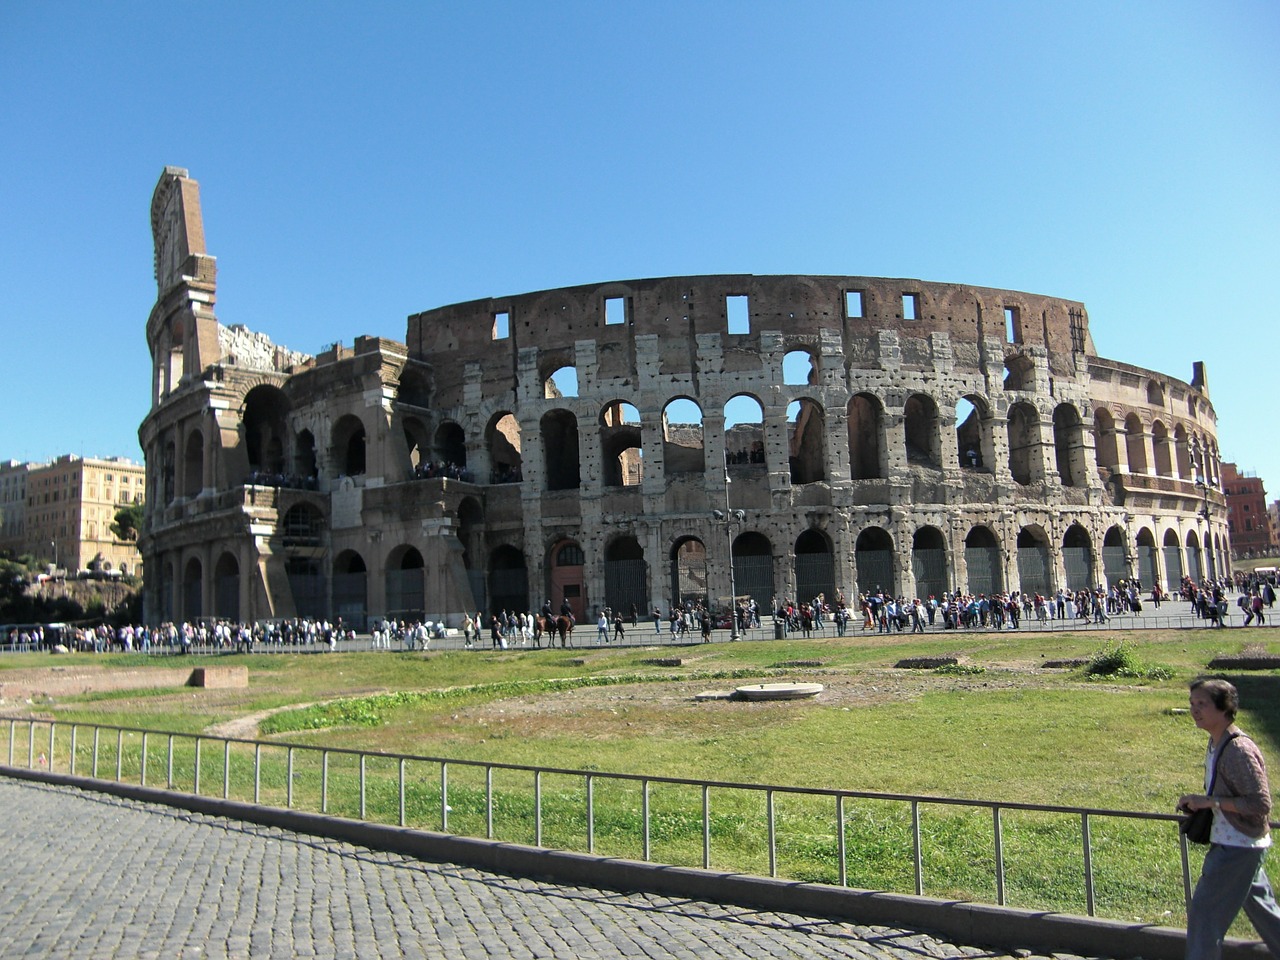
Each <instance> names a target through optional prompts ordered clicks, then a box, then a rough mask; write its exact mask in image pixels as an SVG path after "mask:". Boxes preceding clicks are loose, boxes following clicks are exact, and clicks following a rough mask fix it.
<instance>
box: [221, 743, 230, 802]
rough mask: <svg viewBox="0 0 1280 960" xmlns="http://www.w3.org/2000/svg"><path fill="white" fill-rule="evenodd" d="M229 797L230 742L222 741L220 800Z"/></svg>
mask: <svg viewBox="0 0 1280 960" xmlns="http://www.w3.org/2000/svg"><path fill="white" fill-rule="evenodd" d="M230 797H231V741H230V740H223V741H222V799H223V800H228V799H230Z"/></svg>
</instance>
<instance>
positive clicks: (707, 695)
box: [693, 690, 733, 700]
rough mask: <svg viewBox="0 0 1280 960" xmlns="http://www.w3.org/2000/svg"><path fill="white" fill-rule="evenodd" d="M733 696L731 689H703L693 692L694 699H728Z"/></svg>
mask: <svg viewBox="0 0 1280 960" xmlns="http://www.w3.org/2000/svg"><path fill="white" fill-rule="evenodd" d="M732 696H733V691H732V690H703V691H702V692H701V693H697V694H694V697H693V699H695V700H728V699H729V698H730V697H732Z"/></svg>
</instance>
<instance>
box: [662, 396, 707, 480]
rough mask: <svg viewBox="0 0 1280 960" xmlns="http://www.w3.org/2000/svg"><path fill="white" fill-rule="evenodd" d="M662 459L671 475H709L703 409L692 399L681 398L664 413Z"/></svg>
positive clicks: (665, 409) (668, 473) (671, 403)
mask: <svg viewBox="0 0 1280 960" xmlns="http://www.w3.org/2000/svg"><path fill="white" fill-rule="evenodd" d="M662 460H663V465H664V468H665V470H666V473H667V475H668V476H670V475H672V474H676V473H705V472H706V469H707V460H706V448H705V446H704V444H703V436H702V408H701V407H699V406H698V405H697V404H696V403H694V402H693V401H692V400H690V399H689V398H688V397H677V398H676V399H675V400H672V401H671V402H670V403H668V404H667V405H666V406H665V407H664V408H663V410H662Z"/></svg>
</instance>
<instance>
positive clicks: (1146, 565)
mask: <svg viewBox="0 0 1280 960" xmlns="http://www.w3.org/2000/svg"><path fill="white" fill-rule="evenodd" d="M1137 543H1138V580H1139V582H1141V583H1142V584H1144V585H1145V586H1148V587H1150V586H1153V585H1155V584H1156V583H1159V576H1160V567H1159V563H1158V561H1157V559H1156V558H1157V551H1156V538H1155V535H1154V534H1153V533H1152V532H1151V531H1150V530H1149V529H1147V528H1146V527H1143V528H1142V529H1141V530H1139V531H1138V536H1137Z"/></svg>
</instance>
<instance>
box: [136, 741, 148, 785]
mask: <svg viewBox="0 0 1280 960" xmlns="http://www.w3.org/2000/svg"><path fill="white" fill-rule="evenodd" d="M138 766H139V767H140V769H139V771H138V784H139V786H143V787H145V786H146V785H147V731H145V730H143V731H142V759H141V760H140V761H139V762H138Z"/></svg>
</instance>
